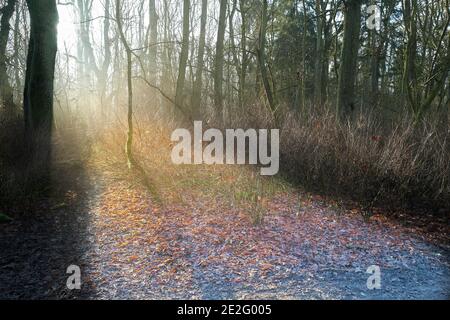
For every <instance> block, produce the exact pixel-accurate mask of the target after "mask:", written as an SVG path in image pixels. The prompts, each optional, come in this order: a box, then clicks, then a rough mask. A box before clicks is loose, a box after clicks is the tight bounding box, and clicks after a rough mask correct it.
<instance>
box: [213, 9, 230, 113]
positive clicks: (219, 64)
mask: <svg viewBox="0 0 450 320" xmlns="http://www.w3.org/2000/svg"><path fill="white" fill-rule="evenodd" d="M226 13H227V0H220V13H219V28H218V30H217V44H216V56H215V59H214V105H215V107H216V112H217V115H219V116H220V115H222V112H223V87H222V82H223V66H224V39H225V28H226Z"/></svg>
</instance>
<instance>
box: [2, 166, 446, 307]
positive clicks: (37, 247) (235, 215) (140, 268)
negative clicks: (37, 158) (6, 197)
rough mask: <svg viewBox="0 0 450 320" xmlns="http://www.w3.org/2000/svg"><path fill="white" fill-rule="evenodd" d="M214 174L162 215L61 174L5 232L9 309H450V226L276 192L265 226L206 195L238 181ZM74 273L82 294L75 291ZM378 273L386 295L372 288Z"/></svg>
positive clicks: (149, 205) (118, 184)
mask: <svg viewBox="0 0 450 320" xmlns="http://www.w3.org/2000/svg"><path fill="white" fill-rule="evenodd" d="M198 170H202V169H200V168H199V169H198ZM68 172H70V173H68ZM207 174H208V177H209V178H208V179H209V183H212V184H208V185H203V182H202V181H201V180H197V181H196V182H195V183H196V184H197V185H198V186H197V187H193V186H192V185H188V186H186V187H185V188H183V189H182V190H178V192H175V195H174V196H176V199H177V201H172V200H171V201H168V203H165V204H164V205H159V204H155V203H153V202H152V200H151V199H152V196H151V195H150V194H149V192H148V191H147V190H146V188H144V187H142V186H141V184H139V183H130V180H127V179H120V178H117V177H116V176H115V175H114V174H112V173H111V172H108V171H107V170H102V169H99V168H98V167H97V168H86V169H85V170H81V169H80V168H78V167H76V166H75V167H72V166H70V167H69V168H61V169H59V171H57V172H56V173H55V175H59V176H61V175H68V176H67V177H66V181H71V183H69V184H66V185H61V186H60V187H59V188H58V189H57V190H55V196H54V197H51V199H46V200H42V201H40V202H39V204H38V205H36V204H35V205H34V206H33V208H32V209H29V210H26V209H24V208H22V209H21V210H18V211H20V212H18V213H17V214H14V213H12V215H13V217H14V220H13V221H12V222H9V223H6V224H0V243H1V250H0V299H16V298H20V299H58V298H62V299H77V298H81V299H449V298H450V259H449V253H450V246H449V243H450V241H449V237H450V232H449V231H450V230H449V229H450V227H449V223H448V220H446V219H448V218H444V217H442V219H438V218H436V217H431V216H429V215H426V214H419V215H418V214H415V215H410V214H408V213H405V212H404V213H399V212H397V213H395V214H394V213H390V214H389V215H388V214H386V213H384V212H382V211H381V210H380V212H376V211H374V212H373V215H372V216H370V217H364V216H363V215H362V214H361V212H360V211H359V209H357V208H356V207H355V209H352V208H351V205H350V207H348V206H346V207H345V208H344V207H340V206H336V203H335V201H333V200H332V199H328V198H325V197H322V196H317V195H313V194H310V193H307V192H305V191H301V190H299V189H295V188H278V189H277V190H276V192H272V193H270V194H268V195H266V196H265V198H264V200H263V201H264V208H265V211H264V219H262V221H259V222H260V223H255V219H254V218H252V216H251V215H249V214H248V213H247V212H246V211H245V210H242V208H241V207H240V206H239V205H236V204H235V203H233V201H231V202H230V201H229V199H228V198H227V195H226V193H224V192H217V193H214V194H211V193H209V192H207V189H210V188H212V185H217V186H220V185H223V184H227V185H228V187H227V188H228V189H230V188H231V189H233V186H237V185H238V184H239V181H236V179H237V178H236V177H233V176H228V175H227V171H223V170H217V171H215V170H213V172H208V173H207ZM244 179H245V178H244ZM211 181H212V182H211ZM70 265H78V266H80V268H81V272H82V278H81V281H82V289H81V290H80V291H76V290H75V291H69V290H68V289H67V288H66V280H67V277H68V276H69V275H67V274H66V270H67V268H68V266H70ZM372 265H377V266H379V267H380V269H381V289H379V290H369V289H368V288H367V279H368V277H369V276H370V274H367V273H366V270H367V269H368V267H369V266H372Z"/></svg>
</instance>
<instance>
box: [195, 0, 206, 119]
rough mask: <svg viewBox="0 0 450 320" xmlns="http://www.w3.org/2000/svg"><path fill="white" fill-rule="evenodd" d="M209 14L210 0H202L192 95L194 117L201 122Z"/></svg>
mask: <svg viewBox="0 0 450 320" xmlns="http://www.w3.org/2000/svg"><path fill="white" fill-rule="evenodd" d="M207 14H208V0H202V17H201V19H200V20H201V21H200V40H199V44H198V58H197V71H196V75H195V82H194V90H193V93H192V111H193V112H192V116H193V117H194V120H201V119H202V116H201V114H200V109H201V104H202V86H203V69H204V66H203V64H204V63H205V62H204V59H205V42H206V18H207Z"/></svg>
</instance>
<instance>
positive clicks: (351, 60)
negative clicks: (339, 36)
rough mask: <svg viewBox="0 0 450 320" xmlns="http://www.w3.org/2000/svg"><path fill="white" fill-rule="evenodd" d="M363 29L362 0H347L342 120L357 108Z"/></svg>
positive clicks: (340, 101) (341, 80)
mask: <svg viewBox="0 0 450 320" xmlns="http://www.w3.org/2000/svg"><path fill="white" fill-rule="evenodd" d="M360 31H361V0H350V1H346V2H345V8H344V40H343V41H344V43H343V47H342V55H341V66H340V70H339V86H338V104H337V112H338V114H339V116H340V118H341V120H350V119H351V118H352V115H353V111H354V109H355V105H356V102H355V82H356V73H357V66H358V50H359V36H360Z"/></svg>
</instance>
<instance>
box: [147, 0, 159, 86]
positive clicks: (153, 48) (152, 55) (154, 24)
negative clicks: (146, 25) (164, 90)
mask: <svg viewBox="0 0 450 320" xmlns="http://www.w3.org/2000/svg"><path fill="white" fill-rule="evenodd" d="M149 11H150V43H149V46H150V47H149V60H150V78H149V79H150V80H151V81H152V82H153V83H155V82H156V79H157V77H156V73H157V70H156V58H157V53H158V47H157V45H156V42H157V41H158V14H157V13H156V1H155V0H150V4H149Z"/></svg>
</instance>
